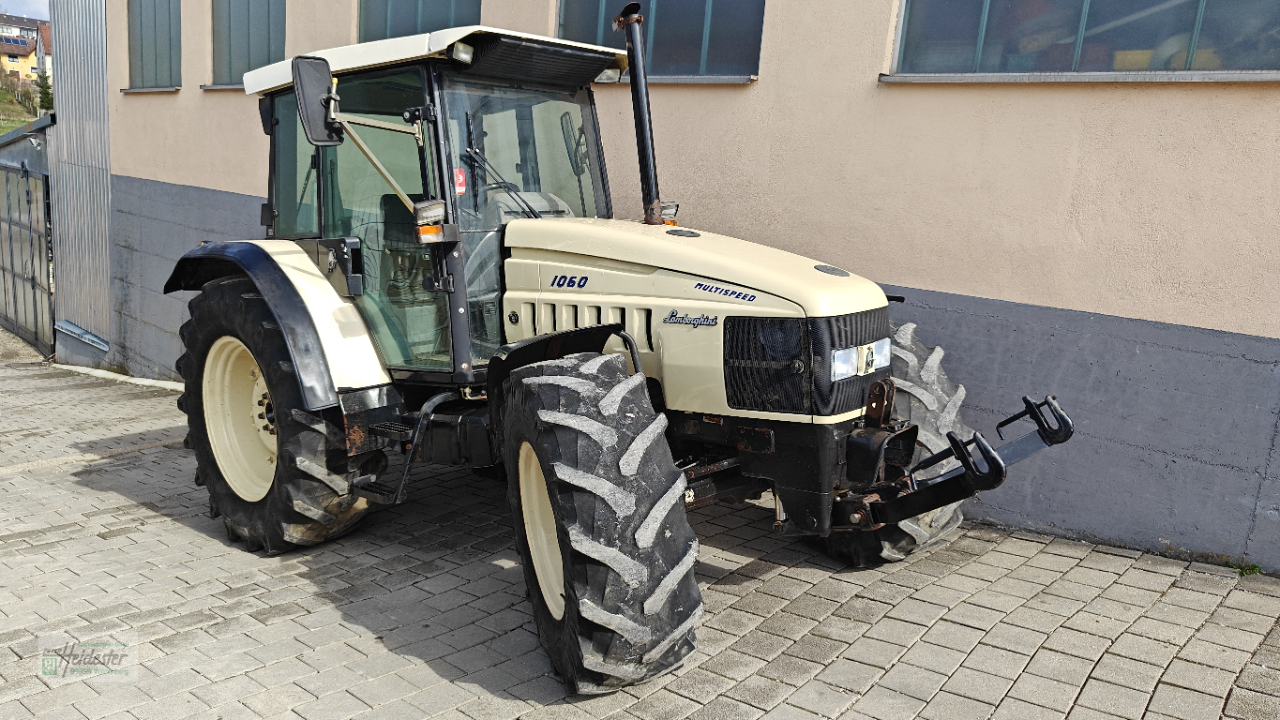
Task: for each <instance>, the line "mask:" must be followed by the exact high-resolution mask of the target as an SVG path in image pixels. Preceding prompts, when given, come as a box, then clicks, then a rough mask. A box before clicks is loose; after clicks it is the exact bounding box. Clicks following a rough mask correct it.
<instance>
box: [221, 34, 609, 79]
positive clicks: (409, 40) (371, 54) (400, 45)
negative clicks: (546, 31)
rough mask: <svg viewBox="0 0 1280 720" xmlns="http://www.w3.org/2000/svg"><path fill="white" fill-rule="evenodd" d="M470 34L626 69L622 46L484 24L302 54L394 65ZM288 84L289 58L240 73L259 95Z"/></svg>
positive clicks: (439, 51) (344, 66) (349, 66)
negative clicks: (566, 51)
mask: <svg viewBox="0 0 1280 720" xmlns="http://www.w3.org/2000/svg"><path fill="white" fill-rule="evenodd" d="M471 35H505V36H506V37H513V38H522V39H525V40H537V41H540V42H545V43H550V44H553V45H560V46H563V47H572V48H578V49H581V50H594V51H596V52H602V53H608V54H610V55H613V56H614V66H615V67H617V68H619V69H621V70H626V68H627V54H626V52H625V51H622V50H616V49H614V48H607V47H601V46H599V45H587V44H586V43H580V42H573V41H572V40H561V39H559V38H549V37H543V36H541V35H529V34H527V33H519V32H513V31H511V30H500V29H498V28H491V27H486V26H484V25H468V26H466V27H459V28H449V29H447V30H437V31H436V32H433V33H424V34H422V35H407V36H405V37H398V38H389V39H387V40H374V41H373V42H366V43H360V44H359V45H344V46H342V47H336V48H330V49H328V50H318V51H316V52H310V53H306V54H307V55H310V56H313V57H322V58H324V59H325V60H328V61H329V69H331V70H332V71H333V72H335V73H338V72H344V71H347V70H359V69H362V68H372V67H379V66H381V65H395V64H396V63H402V62H409V61H411V60H420V59H422V58H428V57H444V53H445V51H446V50H447V49H448V48H449V46H450V45H452V44H454V43H455V42H457V41H459V40H463V39H468V38H469V37H470V36H471ZM468 44H469V45H474V44H475V43H474V42H468ZM292 84H293V59H292V58H290V59H288V60H281V61H280V62H278V63H272V64H271V65H266V66H263V67H260V68H258V69H257V70H250V71H249V72H247V73H245V74H244V91H245V93H246V94H248V95H254V94H259V95H260V94H264V93H268V92H271V91H273V90H279V89H280V88H284V87H288V86H289V85H292Z"/></svg>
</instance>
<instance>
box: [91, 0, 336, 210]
mask: <svg viewBox="0 0 1280 720" xmlns="http://www.w3.org/2000/svg"><path fill="white" fill-rule="evenodd" d="M106 2H107V38H108V42H107V74H108V89H109V92H110V100H109V102H110V103H111V111H110V112H111V115H110V122H111V172H112V173H114V174H116V175H129V176H132V177H140V178H145V179H147V180H158V181H161V182H168V183H175V184H178V185H193V186H196V187H207V188H213V189H216V190H226V191H228V192H236V193H243V194H246V195H258V196H265V195H266V194H267V154H268V152H269V151H270V142H269V139H268V137H267V136H266V135H264V134H263V133H262V124H261V121H260V120H259V119H258V99H257V97H256V96H247V95H245V94H244V91H242V90H202V89H200V86H201V85H209V84H210V83H212V82H213V46H212V40H211V35H212V24H213V8H212V3H211V0H183V3H182V89H181V90H179V91H178V92H176V93H172V92H167V93H122V92H120V90H121V89H122V88H127V87H129V43H128V27H129V25H128V15H127V7H128V2H127V0H106ZM356 7H357V3H356V2H354V1H353V0H307V7H306V11H305V12H299V11H298V10H297V8H295V7H290V8H289V10H290V11H289V12H288V13H287V15H286V24H285V54H286V55H287V56H293V55H301V54H305V53H307V52H310V51H313V50H318V49H322V48H326V47H333V46H336V45H349V44H351V43H354V42H355V41H356V32H357V15H356Z"/></svg>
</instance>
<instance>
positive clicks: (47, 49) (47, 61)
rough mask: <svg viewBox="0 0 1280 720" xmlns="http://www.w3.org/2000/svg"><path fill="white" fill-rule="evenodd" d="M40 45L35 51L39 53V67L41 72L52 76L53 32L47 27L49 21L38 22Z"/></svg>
mask: <svg viewBox="0 0 1280 720" xmlns="http://www.w3.org/2000/svg"><path fill="white" fill-rule="evenodd" d="M39 40H40V45H39V46H38V48H37V50H36V52H37V54H38V55H39V63H38V65H39V67H40V70H41V72H43V73H44V74H45V75H48V76H49V77H53V32H52V30H51V29H50V27H49V23H47V22H41V23H40V38H39Z"/></svg>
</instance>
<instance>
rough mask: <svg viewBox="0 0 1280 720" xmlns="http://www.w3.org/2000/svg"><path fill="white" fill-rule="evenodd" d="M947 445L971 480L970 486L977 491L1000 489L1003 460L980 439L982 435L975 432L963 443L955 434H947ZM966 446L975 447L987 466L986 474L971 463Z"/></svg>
mask: <svg viewBox="0 0 1280 720" xmlns="http://www.w3.org/2000/svg"><path fill="white" fill-rule="evenodd" d="M947 443H948V444H950V445H951V452H952V453H953V454H954V455H955V457H956V459H957V460H959V461H960V465H961V466H963V467H964V472H965V474H966V475H968V476H969V478H970V479H971V484H972V485H973V487H974V488H975V489H977V490H993V489H995V488H998V487H1000V484H1001V483H1003V482H1004V479H1005V474H1006V467H1005V464H1004V459H1003V458H1001V457H1000V453H997V452H996V450H995V448H993V447H991V443H989V442H987V439H986V438H984V437H982V433H979V432H975V433H974V434H973V439H972V440H969V441H968V442H965V441H964V440H961V439H960V436H959V435H957V434H955V432H954V431H953V432H949V433H947ZM968 445H976V446H977V447H978V454H979V455H981V456H982V463H983V464H984V465H986V466H987V470H986V472H982V471H980V470H978V466H977V463H975V462H974V461H973V455H972V453H970V452H969V448H968V447H967V446H968Z"/></svg>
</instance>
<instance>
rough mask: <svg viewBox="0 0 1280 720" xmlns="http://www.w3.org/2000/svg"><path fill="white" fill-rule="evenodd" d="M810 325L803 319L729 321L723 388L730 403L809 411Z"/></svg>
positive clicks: (748, 407) (741, 407)
mask: <svg viewBox="0 0 1280 720" xmlns="http://www.w3.org/2000/svg"><path fill="white" fill-rule="evenodd" d="M808 335H809V333H808V325H807V324H806V322H805V321H804V320H802V319H799V320H798V319H793V318H759V317H728V318H725V320H724V389H725V394H726V395H728V398H729V407H731V408H736V409H738V410H759V411H764V412H780V413H808V412H809V408H810V407H811V406H812V385H813V377H812V369H811V367H810V362H809V351H808V348H809V337H808Z"/></svg>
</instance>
